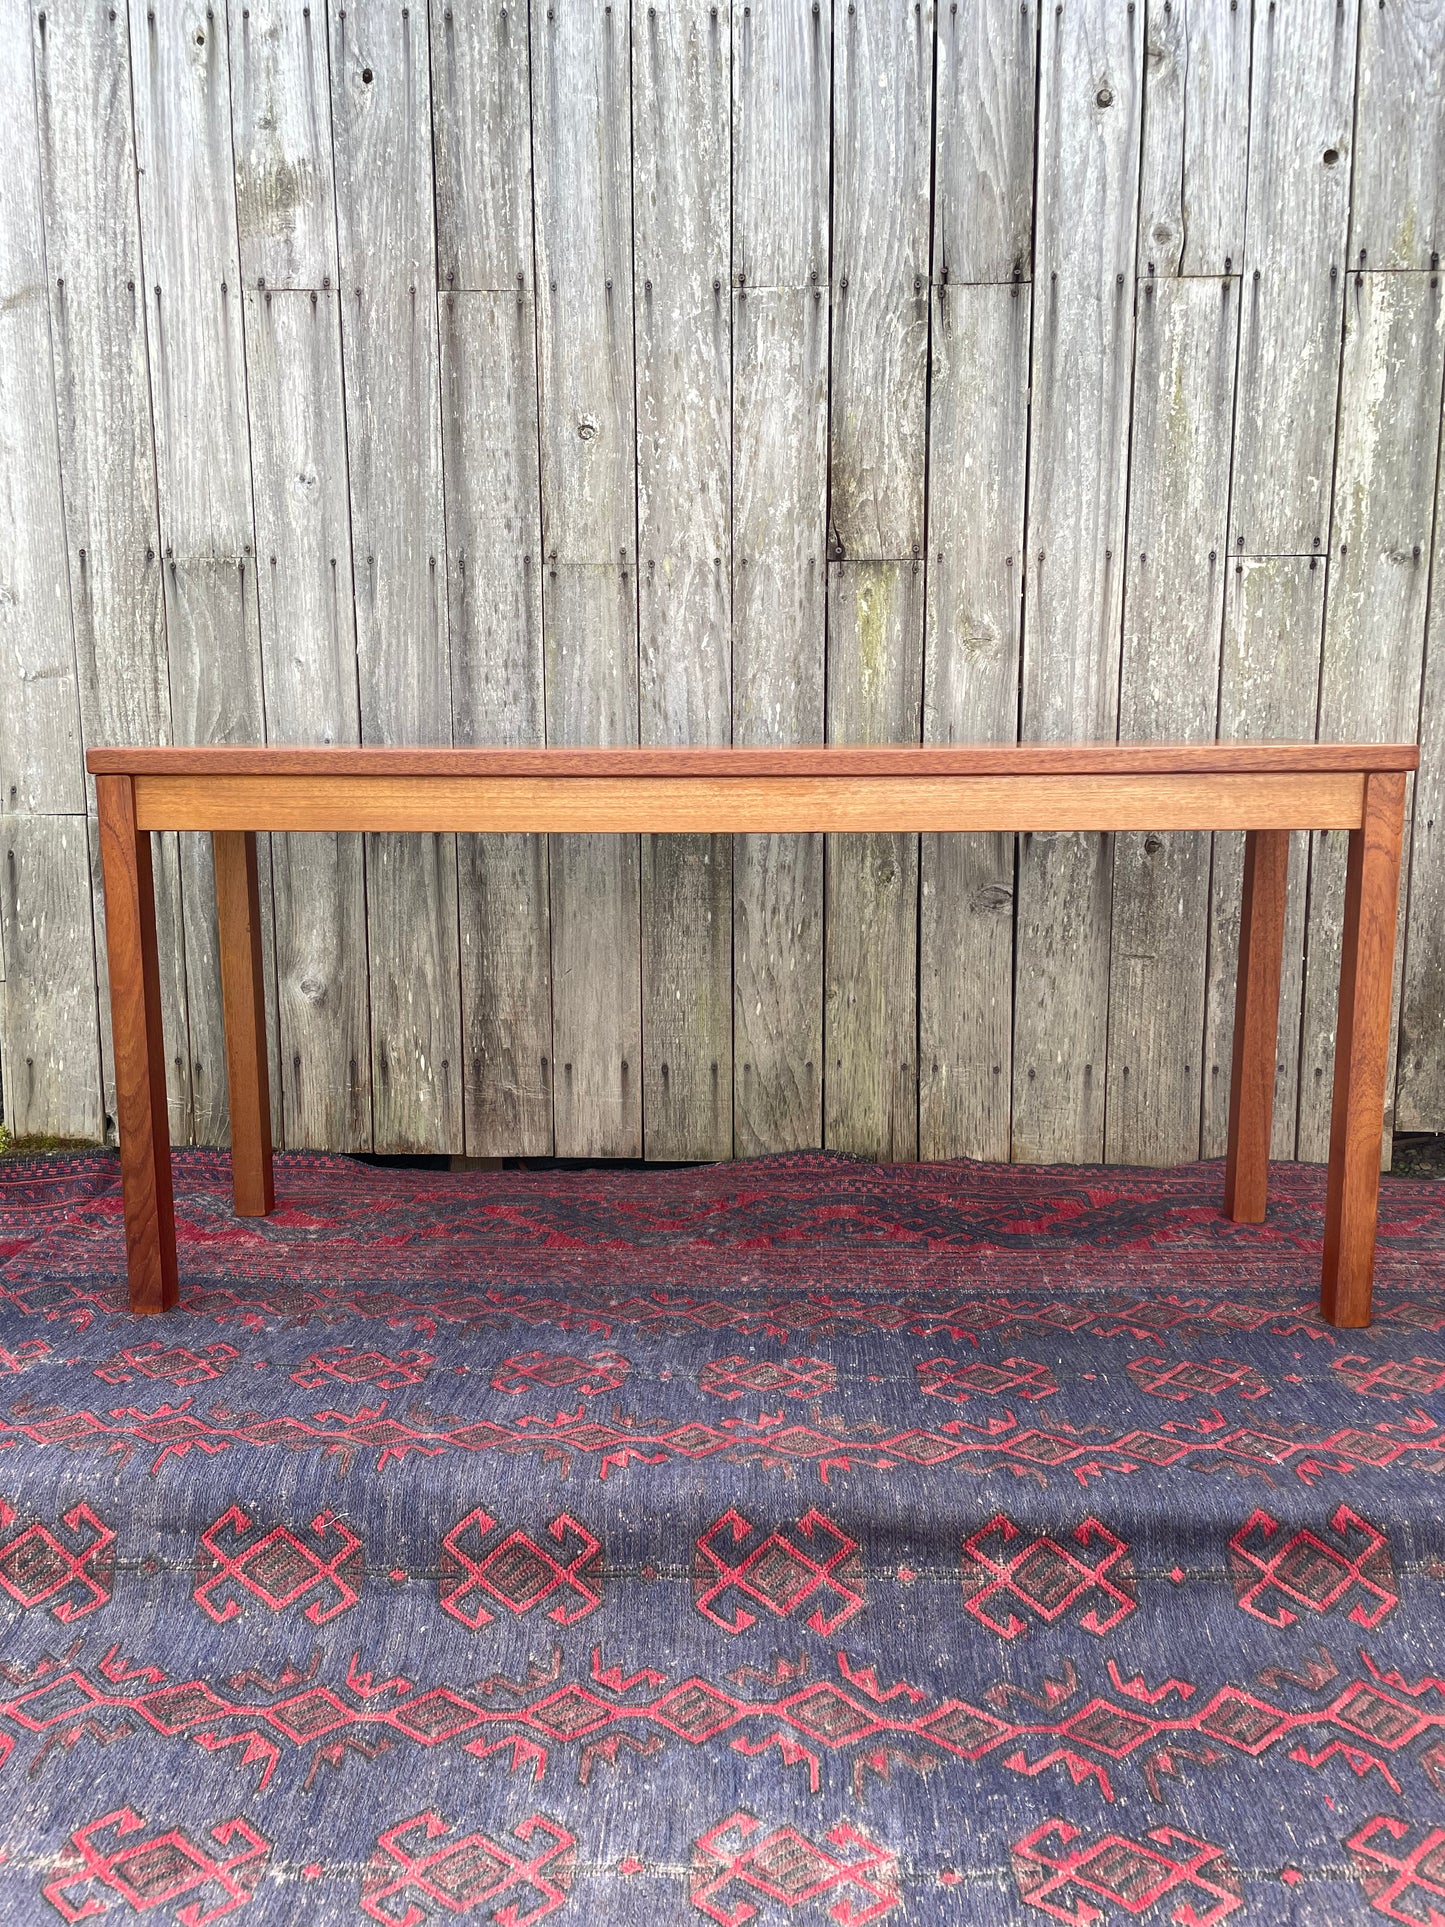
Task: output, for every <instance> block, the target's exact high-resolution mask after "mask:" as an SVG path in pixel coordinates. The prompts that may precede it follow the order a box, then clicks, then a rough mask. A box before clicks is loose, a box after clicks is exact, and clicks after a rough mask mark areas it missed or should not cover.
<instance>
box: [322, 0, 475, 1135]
mask: <svg viewBox="0 0 1445 1927" xmlns="http://www.w3.org/2000/svg"><path fill="white" fill-rule="evenodd" d="M428 60H429V54H428V37H427V21H426V13H425V11H424V9H422V8H420V7H416V8H406V7H402V8H397V7H394V6H388V5H383V4H381V0H353V4H352V5H350V6H349V7H347V8H346V9H344V10H340V11H337V12H335V13H333V14H332V16H331V119H332V128H333V134H334V147H335V164H336V221H337V233H338V238H339V247H340V270H341V285H342V303H341V335H342V347H343V354H344V367H345V377H346V419H347V439H348V449H349V455H350V480H351V529H352V545H353V556H354V569H355V582H356V624H357V681H358V687H359V691H360V707H361V735H362V740H363V741H364V742H386V743H447V742H450V741H451V664H450V652H449V642H448V629H447V593H446V543H445V520H444V508H443V498H442V445H441V402H440V386H439V375H438V346H437V312H436V236H435V227H434V220H433V200H434V195H433V183H432V162H431V87H430V79H429V67H428ZM366 872H367V956H368V963H369V969H370V979H371V1044H372V1066H373V1068H372V1119H373V1130H374V1134H375V1143H376V1146H377V1148H378V1150H400V1151H411V1150H423V1149H425V1150H436V1149H445V1150H449V1151H460V1150H461V1149H462V1144H463V1136H462V1081H463V1068H462V1066H463V1059H462V1043H461V1011H460V998H459V991H458V985H459V982H460V971H461V964H460V956H459V943H458V935H457V865H456V840H455V838H454V837H449V836H445V837H438V838H426V839H422V838H396V837H391V838H381V837H372V838H368V840H367V854H366Z"/></svg>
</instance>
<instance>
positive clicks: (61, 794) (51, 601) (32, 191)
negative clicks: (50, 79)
mask: <svg viewBox="0 0 1445 1927" xmlns="http://www.w3.org/2000/svg"><path fill="white" fill-rule="evenodd" d="M0 30H3V31H4V34H5V48H6V59H5V60H4V62H3V63H0V116H3V124H4V125H5V126H6V127H7V128H9V129H10V132H11V139H12V142H13V146H12V148H11V150H10V165H9V166H7V167H6V169H5V170H4V173H3V175H0V518H3V519H0V532H3V536H4V540H3V543H0V584H3V588H0V651H3V654H0V666H3V670H4V678H3V683H0V704H3V707H0V731H3V733H0V814H4V815H6V816H12V815H23V816H44V815H59V814H61V813H65V814H69V815H72V816H74V815H83V814H84V811H85V788H84V780H83V778H82V776H81V773H80V762H81V751H80V699H79V691H78V689H77V684H76V673H75V644H74V641H73V637H72V631H71V621H70V576H69V568H68V566H67V560H66V553H65V516H64V511H63V508H62V505H61V494H60V452H59V448H58V445H57V441H56V427H55V419H56V418H55V386H54V377H53V374H52V362H51V354H50V311H49V308H48V305H47V303H46V298H45V284H46V279H47V275H46V260H45V240H44V236H43V233H42V231H41V223H40V208H39V200H38V194H37V190H38V188H39V184H40V164H39V139H38V130H37V127H36V107H35V86H34V81H33V77H32V68H31V60H30V33H29V20H28V17H27V15H26V13H25V11H24V10H23V9H22V8H21V7H20V6H19V5H17V4H16V0H5V11H4V13H3V14H0Z"/></svg>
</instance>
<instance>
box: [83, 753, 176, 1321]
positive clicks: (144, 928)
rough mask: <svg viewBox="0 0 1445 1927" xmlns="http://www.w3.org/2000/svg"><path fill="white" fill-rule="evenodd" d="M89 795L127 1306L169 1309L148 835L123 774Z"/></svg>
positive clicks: (171, 1208)
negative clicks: (100, 884)
mask: <svg viewBox="0 0 1445 1927" xmlns="http://www.w3.org/2000/svg"><path fill="white" fill-rule="evenodd" d="M95 794H96V805H97V810H98V814H99V821H100V860H101V868H102V871H103V874H104V878H105V945H106V955H107V957H108V959H109V964H110V1017H111V1035H112V1038H113V1041H114V1051H115V1108H116V1125H117V1128H118V1130H119V1134H120V1183H121V1195H122V1198H123V1201H124V1205H125V1256H126V1270H127V1273H128V1275H129V1279H130V1308H131V1310H132V1311H133V1312H157V1311H170V1310H172V1309H173V1307H174V1305H175V1303H176V1298H177V1295H178V1291H177V1283H176V1220H175V1205H174V1200H173V1197H172V1192H171V1136H170V1126H169V1122H168V1120H167V1117H166V1065H165V1037H164V1034H163V1032H162V1028H161V981H160V966H159V962H158V960H157V956H156V901H155V885H154V881H153V878H152V875H151V839H150V832H149V831H148V830H139V829H137V828H136V820H135V789H134V786H133V784H132V782H131V779H130V777H128V776H98V777H97V778H96V780H95Z"/></svg>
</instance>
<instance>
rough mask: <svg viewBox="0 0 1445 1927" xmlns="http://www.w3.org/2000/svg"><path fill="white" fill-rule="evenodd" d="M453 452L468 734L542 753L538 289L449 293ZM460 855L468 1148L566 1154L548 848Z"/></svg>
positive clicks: (452, 551)
mask: <svg viewBox="0 0 1445 1927" xmlns="http://www.w3.org/2000/svg"><path fill="white" fill-rule="evenodd" d="M528 266H529V268H530V248H529V250H528ZM497 278H501V277H500V276H499V277H497ZM527 281H528V285H529V286H530V282H531V275H530V272H528V273H527ZM442 442H443V448H444V451H445V457H446V483H447V547H448V559H449V573H450V582H449V596H450V607H451V634H452V660H453V688H452V712H453V729H454V732H455V736H456V740H457V741H458V743H463V744H470V743H514V744H517V743H540V742H541V741H542V740H543V734H544V715H543V701H544V698H543V687H542V588H541V576H542V558H541V539H542V531H541V522H540V498H539V493H538V489H539V483H538V474H537V354H536V333H535V321H534V316H533V307H532V299H531V295H530V293H527V292H524V291H523V290H522V289H520V288H513V289H510V290H508V291H506V292H500V291H499V292H495V293H493V292H490V291H487V290H478V291H475V292H473V291H468V292H465V293H461V294H452V293H448V294H446V295H445V296H444V297H443V299H442ZM457 859H458V864H459V870H460V879H461V896H460V909H461V940H462V1019H463V1047H464V1050H465V1060H464V1061H465V1108H466V1138H467V1149H468V1150H469V1151H470V1152H471V1153H472V1154H473V1155H475V1156H482V1157H487V1156H501V1155H504V1154H506V1155H511V1156H529V1157H538V1156H541V1157H545V1156H546V1155H547V1154H548V1153H549V1152H550V1151H551V1149H552V1073H551V1065H552V984H551V944H550V938H549V936H548V915H547V844H546V839H545V838H543V837H526V836H506V837H480V836H466V837H461V838H459V839H458V843H457Z"/></svg>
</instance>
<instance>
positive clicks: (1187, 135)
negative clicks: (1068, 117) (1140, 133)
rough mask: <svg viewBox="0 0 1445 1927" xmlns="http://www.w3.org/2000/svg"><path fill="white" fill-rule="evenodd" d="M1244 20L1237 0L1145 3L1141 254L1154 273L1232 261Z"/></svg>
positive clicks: (1240, 171) (1228, 265)
mask: <svg viewBox="0 0 1445 1927" xmlns="http://www.w3.org/2000/svg"><path fill="white" fill-rule="evenodd" d="M1249 26H1250V9H1249V8H1248V7H1241V6H1240V5H1239V3H1238V0H1188V4H1187V5H1175V6H1168V7H1160V6H1151V7H1150V8H1149V19H1148V28H1147V31H1148V35H1149V41H1148V49H1147V62H1146V66H1145V87H1146V91H1147V95H1148V111H1147V112H1146V114H1145V116H1144V154H1143V162H1142V169H1141V174H1140V181H1139V254H1140V257H1141V261H1142V263H1146V264H1147V265H1148V268H1149V269H1150V270H1151V271H1152V272H1154V273H1156V274H1159V275H1174V274H1229V273H1231V272H1233V273H1238V271H1239V264H1240V262H1241V260H1242V259H1243V257H1244V219H1245V188H1246V183H1247V178H1248V161H1249V51H1250V49H1249V39H1250V35H1249Z"/></svg>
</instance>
